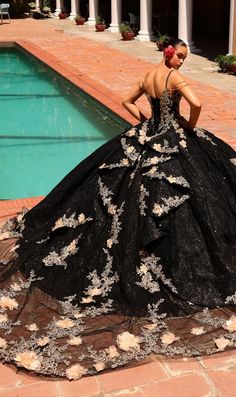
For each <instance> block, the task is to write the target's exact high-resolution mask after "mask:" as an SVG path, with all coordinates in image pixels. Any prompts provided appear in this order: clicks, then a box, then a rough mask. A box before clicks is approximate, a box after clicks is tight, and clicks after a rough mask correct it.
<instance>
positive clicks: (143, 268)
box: [139, 265, 148, 274]
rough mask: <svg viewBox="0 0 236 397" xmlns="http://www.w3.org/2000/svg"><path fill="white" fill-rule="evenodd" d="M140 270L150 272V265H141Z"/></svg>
mask: <svg viewBox="0 0 236 397" xmlns="http://www.w3.org/2000/svg"><path fill="white" fill-rule="evenodd" d="M139 271H140V272H141V273H143V274H146V273H147V272H148V267H147V266H146V265H141V266H140V268H139Z"/></svg>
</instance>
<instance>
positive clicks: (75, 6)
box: [69, 0, 79, 19]
mask: <svg viewBox="0 0 236 397" xmlns="http://www.w3.org/2000/svg"><path fill="white" fill-rule="evenodd" d="M78 13H79V0H71V12H70V16H69V19H74V18H75V16H76V15H77V14H78Z"/></svg>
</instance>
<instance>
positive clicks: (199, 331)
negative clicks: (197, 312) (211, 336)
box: [191, 327, 206, 335]
mask: <svg viewBox="0 0 236 397" xmlns="http://www.w3.org/2000/svg"><path fill="white" fill-rule="evenodd" d="M205 332H206V331H205V330H204V327H196V328H192V329H191V334H193V335H202V334H205Z"/></svg>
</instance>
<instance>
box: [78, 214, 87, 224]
mask: <svg viewBox="0 0 236 397" xmlns="http://www.w3.org/2000/svg"><path fill="white" fill-rule="evenodd" d="M85 219H86V218H85V215H84V214H83V213H81V214H79V218H78V220H79V223H80V224H83V223H84V222H85Z"/></svg>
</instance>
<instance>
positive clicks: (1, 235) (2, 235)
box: [0, 232, 12, 240]
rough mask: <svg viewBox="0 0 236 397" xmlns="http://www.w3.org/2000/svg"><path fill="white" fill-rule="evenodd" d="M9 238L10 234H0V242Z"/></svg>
mask: <svg viewBox="0 0 236 397" xmlns="http://www.w3.org/2000/svg"><path fill="white" fill-rule="evenodd" d="M11 237H12V235H11V233H10V232H3V233H0V240H5V239H7V238H11Z"/></svg>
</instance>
